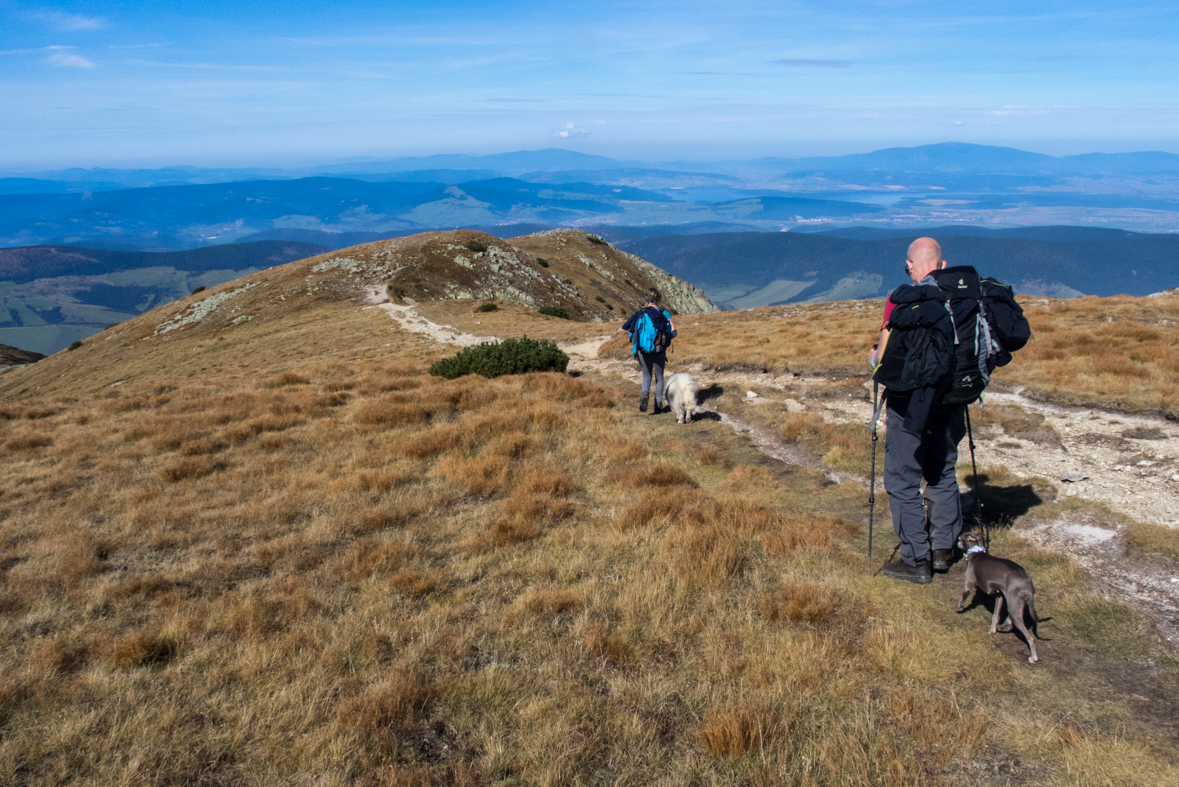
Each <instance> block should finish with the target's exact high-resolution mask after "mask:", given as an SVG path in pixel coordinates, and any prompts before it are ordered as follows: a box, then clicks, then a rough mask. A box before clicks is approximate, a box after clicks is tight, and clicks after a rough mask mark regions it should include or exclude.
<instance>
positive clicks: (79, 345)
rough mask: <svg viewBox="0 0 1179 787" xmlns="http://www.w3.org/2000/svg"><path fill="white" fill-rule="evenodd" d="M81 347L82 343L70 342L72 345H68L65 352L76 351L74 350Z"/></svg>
mask: <svg viewBox="0 0 1179 787" xmlns="http://www.w3.org/2000/svg"><path fill="white" fill-rule="evenodd" d="M81 346H82V343H81V342H72V343H71V344H70V346H69V347H67V348H66V349H67V350H76V349H78V348H79V347H81Z"/></svg>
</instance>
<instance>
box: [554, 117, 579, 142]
mask: <svg viewBox="0 0 1179 787" xmlns="http://www.w3.org/2000/svg"><path fill="white" fill-rule="evenodd" d="M586 133H587V132H586V130H585V129H584V128H578V127H577V125H576V124H574V123H573V122H572V121H570V122H568V123H566V124H565V125H563V126H561V127H560V128H559V129H557V130H556V132H554V134H553V136H554V137H560V138H561V139H569V138H571V137H584V136H585V135H586Z"/></svg>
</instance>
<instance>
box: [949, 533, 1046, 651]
mask: <svg viewBox="0 0 1179 787" xmlns="http://www.w3.org/2000/svg"><path fill="white" fill-rule="evenodd" d="M958 547H959V548H960V549H962V550H963V551H964V552H965V553H966V589H965V590H963V591H962V601H961V602H960V603H959V604H958V611H959V612H965V611H966V609H967V608H968V607H969V606H970V604H969V603H968V602H970V601H971V599H972V598H973V597H974V592H975V590H981V591H982V592H983V593H985V594H987V595H991V596H994V595H998V598H997V599H995V614H994V615H993V616H992V617H991V632H990V633H992V634H994V633H995V632H996V631H998V630H999V614H1000V613H1001V612H1002V611H1003V602H1004V601H1006V602H1007V616H1008V617H1009V618H1010V619H1011V623H1012V625H1014V626H1015V628H1017V629H1019V631H1020V632H1021V633H1022V634H1023V636H1024V639H1026V640H1027V641H1028V647H1029V648H1031V649H1032V655H1031V656H1028V661H1030V662H1031V663H1033V664H1035V663H1036V662H1037V661H1039V660H1040V658H1039V656H1037V655H1036V637H1035V635H1034V634H1033V633H1032V631H1035V629H1036V624H1037V623H1039V622H1040V619H1039V617H1037V616H1036V605H1035V601H1036V589H1035V587H1033V585H1032V578H1031V576H1030V575H1029V574H1028V572H1027V571H1026V570H1025V569H1024V567H1023V566H1021V565H1019V564H1018V563H1016V562H1014V561H1011V560H1006V559H1004V558H1001V557H995V556H994V555H988V554H987V548H986V546H984V539H983V535H982V533H979V532H978V531H977V530H972V531H970V532H968V533H963V534H962V535H961V536H960V537H959V538H958ZM1024 610H1027V612H1028V613H1030V615H1031V618H1032V631H1028V627H1027V626H1026V625H1025V624H1024V614H1023V613H1024Z"/></svg>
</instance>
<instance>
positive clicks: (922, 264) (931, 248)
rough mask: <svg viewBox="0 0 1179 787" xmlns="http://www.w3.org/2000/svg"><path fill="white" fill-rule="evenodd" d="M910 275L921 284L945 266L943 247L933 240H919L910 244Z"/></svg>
mask: <svg viewBox="0 0 1179 787" xmlns="http://www.w3.org/2000/svg"><path fill="white" fill-rule="evenodd" d="M907 262H908V263H909V275H910V276H911V277H913V281H914V282H919V281H921V280H922V279H924V278H925V277H926V276H928V275H929V274H931V273H933V272H934V271H935V270H937V269H938V268H941V267H943V266H944V264H945V263H944V262H943V261H942V245H941V244H940V243H938V242H937V241H936V240H934V239H933V238H918V239H917V240H915V241H913V242H912V243H910V244H909V259H908V260H907Z"/></svg>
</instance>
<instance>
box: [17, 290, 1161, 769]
mask: <svg viewBox="0 0 1179 787" xmlns="http://www.w3.org/2000/svg"><path fill="white" fill-rule="evenodd" d="M269 286H270V287H272V288H275V291H277V288H285V289H283V292H284V297H287V298H288V300H286V301H283V302H282V303H283V304H286V307H287V308H286V310H285V311H283V310H274V311H269V312H265V311H264V310H263V309H262V306H261V305H260V304H261V302H260V301H258V302H255V304H254V306H253V307H252V308H251V310H252V311H253V313H254V315H255V319H252V320H250V321H247V322H242V323H240V324H237V325H233V323H232V322H231V321H227V320H226V319H224V318H218V319H219V321H218V320H214V319H208V320H207V321H206V323H204V324H202V325H200V326H199V327H190V328H184V329H180V330H177V331H175V332H172V333H169V334H167V335H166V337H167V338H166V340H165V338H164V337H154V338H147V337H148V336H149V335H150V334H151V333H152V331H153V330H154V325H155V324H156V321H157V320H160V321H162V320H163V316H166V314H164V315H163V316H159V317H155V316H153V318H152V319H151V320H150V322H149V321H147V320H145V319H144V318H139V320H138V321H133V322H132V323H131V324H130V325H127V326H124V327H123V330H122V331H112V332H107V333H105V334H103V335H102V336H100V337H97V339H96V340H92V341H90V342H87V343H86V345H84V346H83V347H82V348H79V349H78V350H76V351H74V352H72V353H60V354H58V355H57V356H54V357H53V358H50V359H47V360H46V361H42V362H40V363H38V364H37V365H36V366H34V367H29V368H27V369H24V370H21V371H19V372H16V373H10V375H6V376H4V377H0V401H2V402H3V418H4V420H0V430H2V431H0V434H2V439H0V488H3V490H4V494H3V496H0V642H3V643H4V647H3V649H2V650H0V781H4V782H6V783H17V784H21V783H29V784H41V783H63V782H68V783H87V784H111V783H133V782H134V783H138V782H147V783H181V782H185V783H188V782H197V781H201V782H205V783H233V784H289V783H292V782H299V781H303V780H310V779H319V778H320V777H322V783H325V784H345V783H349V784H351V783H362V784H432V783H457V784H484V783H493V782H497V783H518V784H525V783H528V784H533V783H544V784H557V783H561V784H566V783H568V784H577V783H599V782H603V781H611V782H619V783H636V784H637V783H644V784H646V783H661V784H683V783H699V784H722V783H723V784H728V783H735V782H740V783H748V784H777V783H783V782H786V783H798V784H865V785H866V784H879V783H885V784H897V785H909V784H916V783H954V784H1006V783H1009V782H1014V783H1029V784H1030V783H1035V784H1042V783H1060V784H1100V783H1117V784H1119V785H1120V784H1144V785H1145V784H1163V783H1173V782H1175V781H1176V779H1177V778H1179V770H1177V769H1176V767H1175V763H1176V745H1175V729H1174V721H1173V719H1172V718H1171V715H1170V710H1169V709H1170V708H1173V707H1174V704H1175V701H1176V699H1177V698H1179V697H1177V694H1179V689H1177V686H1176V678H1177V671H1176V663H1175V661H1174V660H1172V659H1169V658H1164V657H1161V656H1160V654H1159V653H1158V652H1157V650H1156V648H1157V646H1156V644H1155V643H1154V642H1153V641H1152V640H1151V639H1150V637H1149V636H1147V634H1146V629H1145V627H1144V625H1143V623H1142V621H1140V620H1138V619H1137V618H1136V617H1135V616H1134V615H1133V614H1130V613H1129V612H1128V611H1127V610H1125V609H1123V608H1121V607H1119V606H1118V605H1116V604H1113V603H1111V602H1108V601H1105V600H1103V599H1101V598H1099V597H1095V596H1092V595H1089V594H1088V593H1086V591H1085V590H1084V577H1083V575H1082V574H1081V572H1080V571H1078V570H1077V569H1076V568H1075V567H1074V566H1072V565H1071V564H1070V563H1069V562H1068V561H1067V560H1066V559H1064V558H1060V557H1054V556H1051V555H1048V554H1046V553H1043V552H1038V551H1035V550H1033V549H1031V548H1028V547H1026V546H1023V545H1021V544H1020V543H1019V542H1018V541H1017V540H1015V539H1010V538H1006V537H1004V536H1002V535H1000V536H999V540H998V543H997V546H996V549H997V551H1001V552H1002V553H1003V554H1008V555H1011V556H1012V557H1014V558H1015V559H1017V560H1019V561H1020V562H1022V563H1023V564H1024V565H1026V566H1028V568H1029V569H1030V570H1031V572H1032V573H1033V575H1034V576H1035V578H1036V584H1037V589H1038V592H1039V604H1038V607H1039V609H1040V612H1041V614H1042V615H1044V616H1046V617H1047V616H1051V617H1052V618H1053V620H1052V621H1049V622H1048V623H1046V624H1045V625H1044V633H1045V636H1046V637H1048V640H1047V641H1045V642H1044V643H1043V645H1042V647H1041V657H1042V663H1041V664H1040V665H1038V666H1036V667H1035V668H1029V667H1028V665H1027V664H1026V662H1025V661H1024V660H1023V659H1024V657H1025V655H1026V648H1025V647H1024V645H1023V644H1022V643H1021V642H1019V641H1018V640H1017V639H1015V638H1014V637H1012V636H1010V635H1008V636H1000V637H996V638H990V637H988V636H987V634H986V626H987V620H986V619H985V618H986V612H985V610H982V609H978V608H976V609H975V610H973V611H972V612H971V613H969V614H966V615H963V616H956V615H955V614H954V613H953V608H954V605H955V603H956V601H957V597H958V594H959V590H958V588H957V582H956V581H955V580H940V579H939V581H938V582H936V583H935V584H934V585H932V586H929V587H924V588H919V587H916V586H911V585H907V584H902V583H896V582H892V581H889V580H886V579H882V578H871V577H868V576H866V575H865V572H864V570H863V566H864V563H863V552H864V549H863V547H864V539H863V534H862V533H861V529H860V527H859V525H861V524H862V522H863V519H864V494H863V490H862V489H860V488H859V487H858V486H856V485H853V484H845V485H831V484H829V483H827V482H826V481H824V480H823V478H822V476H821V474H819V473H816V472H813V471H807V470H801V469H798V468H793V467H789V466H785V465H781V464H778V463H774V462H770V461H768V460H766V459H764V457H762V456H761V455H760V454H758V453H757V452H756V451H754V450H753V449H752V448H751V447H750V446H749V445H748V444H747V443H746V442H745V441H743V440H741V439H738V438H737V437H735V436H734V435H733V434H732V433H731V432H730V431H729V430H728V429H727V428H725V427H722V426H721V425H719V424H715V423H712V422H709V421H702V422H699V423H697V424H695V425H694V426H692V427H690V428H683V427H677V426H676V425H674V424H673V423H671V419H670V418H650V417H646V416H639V415H638V414H637V413H635V412H633V411H632V410H631V408H630V402H631V401H632V399H633V391H631V390H629V389H627V388H620V387H618V386H616V385H615V384H613V383H611V382H609V381H605V380H586V379H584V378H583V379H571V378H567V377H560V376H553V375H533V376H526V377H514V378H503V379H500V380H495V381H485V380H482V379H461V380H457V381H453V382H445V381H441V380H438V379H435V378H431V377H429V376H427V375H425V374H424V369H425V367H426V366H427V365H428V364H429V363H430V362H431V361H432V360H434V359H436V358H438V357H440V356H441V355H442V354H443V352H444V351H443V350H442V349H441V348H439V347H437V346H436V345H433V344H432V343H430V342H428V341H426V340H425V339H422V338H420V337H417V336H414V335H410V334H406V333H404V332H402V331H400V330H399V329H398V328H397V327H396V326H395V324H394V323H393V322H392V321H390V320H389V319H388V318H387V317H386V316H385V315H384V314H382V313H380V312H379V311H378V310H371V309H370V310H364V309H362V308H360V307H359V305H358V304H355V303H349V302H346V301H345V302H341V301H339V300H338V299H336V298H335V297H334V296H331V288H330V287H328V286H325V287H323V288H321V289H319V290H318V291H315V292H311V293H307V294H306V295H305V296H303V297H302V299H301V300H300V299H297V298H296V297H295V296H296V294H297V293H298V292H303V291H304V290H303V289H300V288H301V287H302V288H305V285H304V284H302V282H301V280H298V279H291V280H290V281H287V282H283V281H276V280H272V281H271V284H270V285H269ZM255 292H257V290H251V291H249V293H247V294H246V295H243V296H241V297H242V298H243V299H244V298H245V297H247V295H250V294H252V293H255ZM169 308H172V309H175V310H177V311H179V310H181V309H183V308H184V303H181V304H178V305H176V306H175V307H169ZM243 309H244V307H243ZM165 311H166V310H165ZM227 316H228V315H227ZM495 316H496V315H495V313H492V314H491V315H481V316H480V318H481V319H483V318H487V317H495ZM731 318H732V315H730V319H731ZM692 319H702V318H692ZM800 322H801V323H802V326H803V327H801V328H800V330H810V329H811V327H807V321H806V319H802V320H800ZM504 327H511V326H504ZM586 328H587V329H593V330H597V329H600V326H589V325H587V326H586ZM833 342H834V339H833V340H832V341H831V342H827V343H825V346H827V347H828V349H829V350H830V353H832V355H833V357H836V356H838V353H837V351H836V350H834V349H832V348H831V347H830V345H831V344H832V343H833ZM681 346H685V347H686V346H687V343H686V342H685V343H684V344H683V345H681ZM856 354H858V353H850V354H849V357H851V356H854V355H856ZM726 362H728V361H726ZM615 405H617V406H615ZM798 437H799V438H800V439H802V438H804V437H805V435H804V434H802V433H801V432H800V433H799V435H798ZM878 514H881V515H882V517H884V518H886V514H884V512H882V511H878ZM881 556H882V554H881V555H878V560H879V557H881Z"/></svg>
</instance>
